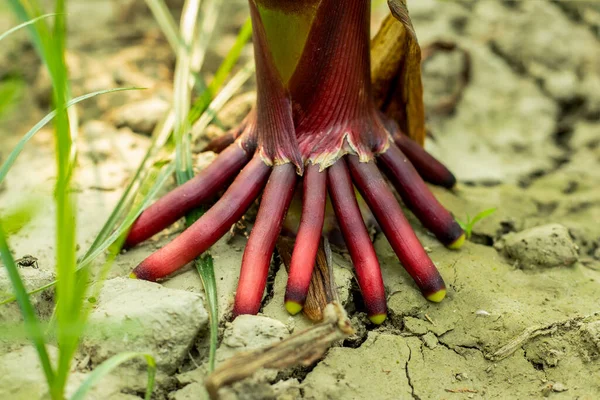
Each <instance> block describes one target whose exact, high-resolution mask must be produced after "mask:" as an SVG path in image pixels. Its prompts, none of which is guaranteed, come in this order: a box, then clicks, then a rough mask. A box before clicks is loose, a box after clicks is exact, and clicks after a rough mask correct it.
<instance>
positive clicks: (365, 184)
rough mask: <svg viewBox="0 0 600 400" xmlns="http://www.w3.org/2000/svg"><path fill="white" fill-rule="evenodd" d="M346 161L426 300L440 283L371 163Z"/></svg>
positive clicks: (359, 188)
mask: <svg viewBox="0 0 600 400" xmlns="http://www.w3.org/2000/svg"><path fill="white" fill-rule="evenodd" d="M347 160H348V167H349V169H350V173H351V175H352V179H353V180H354V182H355V183H356V186H357V187H358V190H359V191H360V192H361V194H362V196H363V197H364V198H365V200H366V202H367V204H368V205H369V208H370V209H371V211H372V212H373V214H374V215H375V218H376V219H377V222H378V223H379V225H380V226H381V229H382V230H383V233H384V234H385V236H386V238H387V239H388V241H389V242H390V245H391V246H392V248H393V249H394V252H395V253H396V255H397V256H398V259H399V260H400V262H401V263H402V265H403V266H404V268H405V269H406V271H407V272H408V273H409V274H410V276H412V278H413V279H414V280H415V283H416V284H417V286H418V287H419V289H421V292H422V293H423V295H424V296H425V297H429V296H431V295H433V294H435V293H438V292H439V291H441V290H445V288H446V286H445V284H444V280H443V279H442V277H441V275H440V273H439V272H438V270H437V268H436V267H435V265H434V264H433V261H431V259H430V258H429V256H428V255H427V253H426V252H425V250H424V249H423V245H422V244H421V242H419V239H418V238H417V236H416V235H415V233H414V231H413V229H412V227H411V226H410V224H409V223H408V220H407V219H406V217H405V216H404V214H403V213H402V209H401V208H400V205H399V204H398V201H397V200H396V198H395V197H394V195H393V194H392V192H391V191H390V189H389V187H388V185H387V183H386V182H385V180H384V179H383V176H382V175H381V173H380V172H379V170H378V169H377V166H376V165H375V163H374V162H372V161H370V162H368V163H361V162H360V161H359V160H358V157H356V156H348V157H347Z"/></svg>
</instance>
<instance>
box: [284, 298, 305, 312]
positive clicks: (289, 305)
mask: <svg viewBox="0 0 600 400" xmlns="http://www.w3.org/2000/svg"><path fill="white" fill-rule="evenodd" d="M285 309H286V310H287V312H288V313H290V314H291V315H296V314H298V313H299V312H300V311H302V304H300V303H297V302H295V301H291V300H288V301H286V302H285Z"/></svg>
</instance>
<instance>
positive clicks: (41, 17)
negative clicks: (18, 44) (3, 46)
mask: <svg viewBox="0 0 600 400" xmlns="http://www.w3.org/2000/svg"><path fill="white" fill-rule="evenodd" d="M54 15H56V14H54V13H51V14H44V15H40V16H39V17H37V18H33V19H30V20H29V21H27V22H23V23H22V24H20V25H17V26H15V27H13V28H10V29H9V30H7V31H6V32H4V33H3V34H1V35H0V41H2V39H4V38H5V37H7V36H8V35H10V34H12V33H15V32H16V31H18V30H19V29H21V28H25V27H27V26H29V25H31V24H35V23H36V22H38V21H39V20H41V19H44V18H48V17H52V16H54Z"/></svg>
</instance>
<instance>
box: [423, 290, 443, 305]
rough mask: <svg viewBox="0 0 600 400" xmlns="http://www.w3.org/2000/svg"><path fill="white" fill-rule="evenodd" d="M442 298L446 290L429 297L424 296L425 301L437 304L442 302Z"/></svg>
mask: <svg viewBox="0 0 600 400" xmlns="http://www.w3.org/2000/svg"><path fill="white" fill-rule="evenodd" d="M444 297H446V289H441V290H438V291H437V292H435V293H432V294H430V295H429V296H425V298H426V299H427V300H429V301H432V302H434V303H439V302H440V301H442V300H444Z"/></svg>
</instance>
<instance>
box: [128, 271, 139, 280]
mask: <svg viewBox="0 0 600 400" xmlns="http://www.w3.org/2000/svg"><path fill="white" fill-rule="evenodd" d="M129 277H130V278H131V279H137V278H138V277H137V275H136V274H135V272H132V273H130V274H129Z"/></svg>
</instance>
